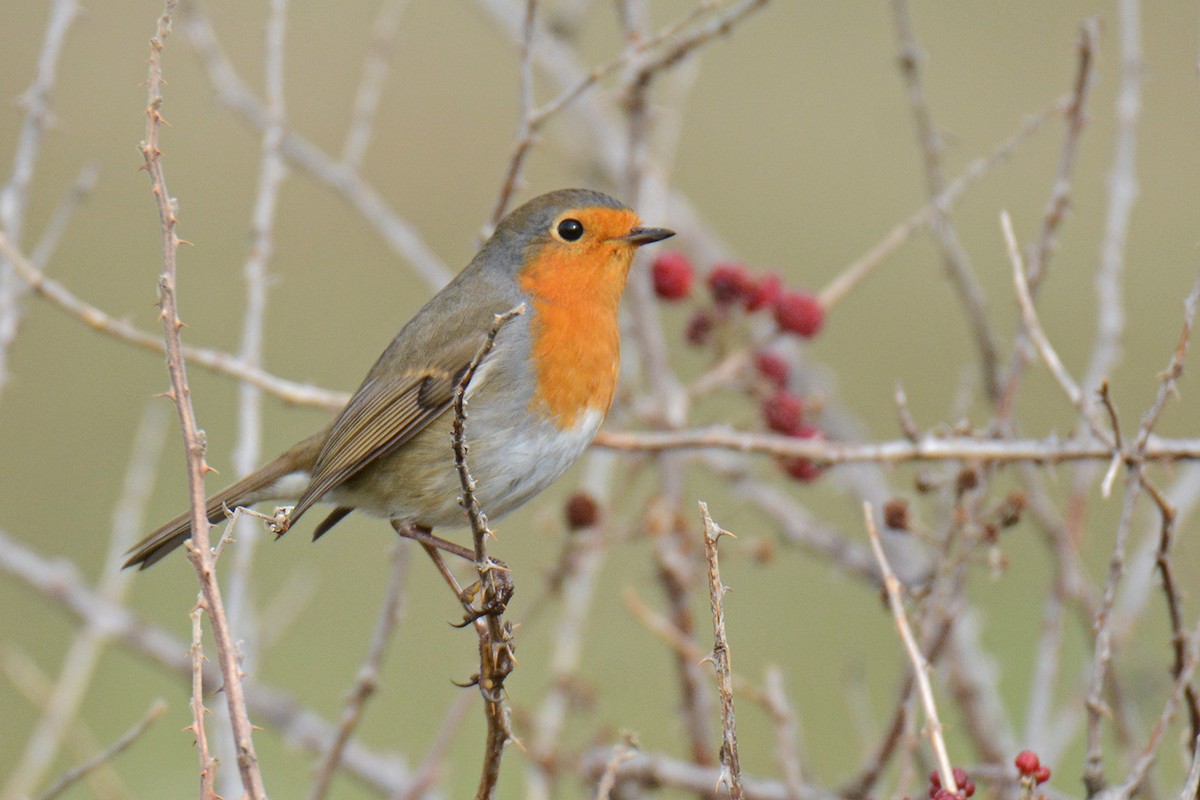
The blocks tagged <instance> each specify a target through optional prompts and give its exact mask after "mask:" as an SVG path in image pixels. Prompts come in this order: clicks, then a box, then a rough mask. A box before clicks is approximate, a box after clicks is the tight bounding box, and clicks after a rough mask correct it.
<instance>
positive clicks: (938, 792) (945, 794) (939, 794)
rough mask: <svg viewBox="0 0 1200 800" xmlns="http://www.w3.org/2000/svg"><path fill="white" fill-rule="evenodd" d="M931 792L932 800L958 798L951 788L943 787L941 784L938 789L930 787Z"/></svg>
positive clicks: (956, 799)
mask: <svg viewBox="0 0 1200 800" xmlns="http://www.w3.org/2000/svg"><path fill="white" fill-rule="evenodd" d="M930 792H931V794H930V795H929V797H930V800H958V798H957V797H956V796H955V794H954V793H953V792H951V791H950V790H949V789H943V788H942V787H940V786H939V787H937V788H936V789H930Z"/></svg>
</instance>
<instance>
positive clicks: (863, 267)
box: [817, 95, 1071, 308]
mask: <svg viewBox="0 0 1200 800" xmlns="http://www.w3.org/2000/svg"><path fill="white" fill-rule="evenodd" d="M1070 105H1071V97H1070V96H1069V95H1068V96H1064V97H1060V98H1058V99H1056V100H1054V101H1053V102H1052V103H1050V104H1049V105H1048V106H1046V107H1045V108H1043V109H1042V110H1041V111H1039V112H1037V113H1036V114H1032V115H1030V116H1028V117H1026V118H1025V119H1024V120H1022V122H1021V126H1020V128H1018V129H1017V131H1016V132H1014V133H1013V134H1012V135H1011V136H1009V137H1008V138H1007V139H1005V140H1004V141H1002V142H1001V143H1000V144H999V145H997V146H996V149H995V150H993V151H992V152H991V153H989V154H988V155H986V156H982V157H980V158H977V159H975V160H974V161H972V162H971V163H970V164H969V165H968V166H967V168H966V169H965V170H963V172H962V174H961V175H959V176H958V177H957V178H956V179H955V180H954V181H952V182H951V183H950V184H949V185H947V186H946V188H945V189H944V190H943V191H942V192H941V193H940V194H939V195H938V196H937V197H935V198H934V199H933V200H932V201H930V202H929V203H928V204H927V205H925V206H924V207H923V208H921V209H919V210H918V211H917V212H916V213H914V214H913V215H912V216H910V217H909V218H908V219H906V220H905V221H904V222H901V223H900V224H899V225H897V226H896V227H894V228H892V230H891V231H889V232H888V235H887V236H885V237H884V239H883V241H881V242H880V243H879V244H877V245H875V246H874V247H873V248H871V249H870V250H868V251H867V252H866V253H865V254H864V255H862V256H861V257H859V258H858V260H856V261H854V262H853V263H851V264H849V265H847V266H846V267H845V268H844V269H843V270H842V271H841V272H839V273H838V275H837V276H836V277H835V278H834V279H833V280H832V281H830V282H829V284H828V285H827V286H826V287H825V288H824V289H822V290H821V291H820V292H818V293H817V298H818V299H819V300H820V301H821V305H822V306H823V307H824V308H832V307H833V306H835V305H837V304H838V303H839V302H840V301H841V300H842V299H843V298H844V297H845V296H846V295H848V294H849V293H850V292H851V291H853V290H854V288H855V287H857V286H858V285H859V284H860V283H862V282H863V281H864V280H866V279H867V278H868V277H869V276H870V275H871V273H873V272H874V271H875V270H876V269H877V268H878V267H879V266H880V265H881V264H883V262H884V261H886V260H887V258H888V257H889V256H891V255H892V254H893V253H895V252H896V251H897V250H899V249H900V247H901V246H902V245H903V244H904V243H905V242H907V241H908V240H909V238H910V237H911V236H912V235H913V234H914V233H915V232H916V231H917V230H919V229H920V228H921V227H922V226H925V225H928V224H929V222H930V220H932V219H933V217H934V214H935V213H936V212H937V210H938V209H944V210H946V211H949V209H950V208H951V207H953V205H954V203H955V202H956V201H957V200H958V199H959V197H961V196H962V194H963V192H965V191H966V190H967V189H968V188H969V187H970V186H971V185H972V184H974V183H975V182H976V181H978V180H979V179H980V178H982V177H984V176H985V175H987V174H988V173H989V172H991V170H992V169H993V168H995V167H996V166H997V165H999V164H1000V163H1001V162H1003V161H1006V160H1007V159H1008V157H1009V156H1011V155H1012V154H1013V153H1014V152H1015V151H1016V150H1017V148H1019V147H1020V146H1021V145H1023V144H1024V143H1025V142H1026V141H1028V140H1029V139H1030V138H1031V137H1032V136H1033V134H1035V133H1036V132H1037V131H1038V130H1040V129H1041V128H1042V126H1043V125H1045V124H1046V123H1047V122H1049V121H1050V120H1051V119H1053V118H1054V117H1055V116H1057V115H1058V114H1060V113H1063V111H1064V110H1066V109H1068V108H1070Z"/></svg>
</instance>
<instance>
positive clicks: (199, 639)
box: [185, 542, 217, 800]
mask: <svg viewBox="0 0 1200 800" xmlns="http://www.w3.org/2000/svg"><path fill="white" fill-rule="evenodd" d="M191 546H192V543H191V542H188V543H186V545H185V547H191ZM203 602H204V601H203V598H201V599H200V600H199V601H197V603H196V605H195V607H193V608H192V613H191V618H192V646H191V647H190V648H188V654H189V655H190V656H191V660H192V699H191V702H190V703H189V707H190V708H191V710H192V724H191V729H192V734H193V735H194V736H195V737H196V758H197V759H199V761H200V800H213V798H215V797H216V796H217V788H216V787H217V759H216V758H214V757H213V756H212V753H211V751H210V749H209V746H208V724H207V723H206V722H205V720H204V717H205V715H206V714H207V713H208V709H207V708H205V707H204V661H205V658H204V627H203V625H202V624H201V619H202V618H203V616H204V607H203Z"/></svg>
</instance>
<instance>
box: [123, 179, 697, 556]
mask: <svg viewBox="0 0 1200 800" xmlns="http://www.w3.org/2000/svg"><path fill="white" fill-rule="evenodd" d="M672 235H674V232H673V231H670V230H667V229H666V228H645V227H642V224H641V220H640V219H639V218H638V216H637V214H635V213H634V212H633V211H632V210H630V209H629V208H627V207H625V206H624V205H622V204H621V203H619V202H617V201H616V200H614V199H613V198H611V197H609V196H607V195H604V194H601V193H599V192H594V191H589V190H586V189H562V190H560V191H556V192H550V193H549V194H544V195H542V196H541V197H538V198H536V199H534V200H531V201H529V202H528V203H526V204H525V205H523V206H521V207H520V208H518V209H516V210H515V211H513V212H512V213H511V214H509V215H508V216H507V217H505V218H504V220H503V221H502V222H501V223H500V224H499V225H498V226H497V227H496V231H495V233H493V234H492V236H491V238H489V239H488V240H487V242H486V243H485V244H484V245H483V249H481V250H480V251H479V253H478V254H477V255H476V256H475V258H473V259H472V260H471V263H470V264H468V265H467V267H466V268H465V269H464V270H463V271H462V272H460V273H459V274H458V276H457V277H456V278H455V279H454V280H453V281H451V282H450V283H449V284H448V285H447V286H446V287H445V288H444V289H442V290H441V291H440V292H438V293H437V294H436V295H434V297H433V298H432V299H431V300H430V301H429V302H428V303H426V304H425V306H424V308H422V309H421V310H420V311H418V312H417V315H416V316H415V317H413V318H412V319H411V320H410V321H409V323H408V324H407V325H405V326H404V328H402V329H401V331H400V333H398V334H397V335H396V338H395V339H393V340H392V343H391V344H390V345H388V347H387V349H386V350H384V351H383V355H381V356H380V357H379V360H378V361H376V362H375V366H373V367H372V368H371V371H370V372H369V373H367V377H366V379H365V380H364V381H363V383H362V385H361V386H360V387H359V388H358V390H357V391H356V392H355V393H354V395H353V396H352V397H351V398H350V402H349V403H348V404H347V405H346V407H345V408H344V409H343V410H342V412H341V413H340V414H339V415H338V416H337V418H336V419H335V420H334V421H333V423H332V424H330V425H329V426H327V427H326V428H325V429H324V430H322V431H320V432H318V433H316V434H314V435H312V436H310V437H308V438H307V439H305V440H304V441H302V442H300V443H299V444H297V445H296V446H294V447H292V448H291V449H290V450H288V451H287V452H285V453H284V454H283V455H281V456H279V457H278V458H276V459H275V460H273V461H271V462H269V463H268V464H266V465H265V466H263V467H261V468H260V469H258V470H257V471H255V472H253V473H251V474H249V475H247V476H246V477H244V478H242V479H241V480H239V481H237V482H236V483H234V484H233V485H231V486H229V487H227V488H226V489H224V490H222V491H220V492H218V493H217V494H215V495H213V496H212V497H210V498H209V499H208V501H207V511H208V518H209V521H211V522H217V521H218V520H220V519H223V518H224V517H225V515H226V510H227V509H233V508H236V507H238V506H248V505H252V504H254V503H257V502H260V501H264V500H273V501H285V502H286V501H294V503H295V504H294V505H293V506H292V508H291V510H290V511H289V512H287V514H286V516H285V517H283V519H282V522H281V524H280V526H279V527H280V528H281V529H282V530H286V529H287V528H288V527H290V526H291V525H293V524H295V522H296V520H298V519H299V518H300V517H301V515H303V514H304V513H305V512H306V511H307V510H308V509H309V508H310V507H311V506H312V505H313V504H314V503H318V502H324V503H332V504H334V506H335V509H334V510H333V512H332V513H331V514H330V515H329V516H328V517H326V518H325V520H324V521H323V522H321V523H320V524H319V525H317V527H316V530H315V531H314V533H313V538H314V539H316V538H318V537H320V536H321V535H323V534H324V533H326V532H328V531H329V529H330V528H332V527H333V526H334V525H336V524H337V523H338V522H339V521H340V520H341V519H343V518H344V517H345V516H346V515H347V514H349V513H350V512H351V511H364V512H366V513H368V514H372V515H374V516H378V517H384V518H386V519H389V520H391V521H392V522H393V523H394V524H396V525H398V526H399V527H398V529H400V528H403V529H407V530H417V531H422V532H424V533H426V534H428V532H429V531H431V530H432V529H434V528H440V527H444V526H449V525H462V524H464V523H465V521H466V518H465V516H464V513H463V510H462V508H461V507H460V506H459V503H458V498H459V495H460V494H461V486H460V483H459V478H458V473H457V471H456V469H455V465H454V454H453V451H452V449H451V446H450V442H451V436H450V426H451V423H452V422H453V419H454V413H453V411H452V410H451V408H452V405H453V401H454V391H455V388H456V386H457V384H458V382H459V381H460V380H461V379H462V377H463V375H464V374H465V371H466V369H467V367H468V365H469V364H470V362H471V359H472V358H474V356H475V354H476V353H477V352H479V349H480V347H481V345H482V344H483V343H484V341H485V340H486V338H487V335H488V333H489V331H490V330H491V328H492V326H493V320H494V319H495V315H497V314H503V313H505V312H507V311H509V310H510V309H512V308H515V307H516V306H518V305H519V304H521V303H524V304H525V306H526V312H525V313H524V314H522V315H520V316H517V317H514V318H513V319H512V320H511V321H509V322H508V323H507V324H505V325H504V326H502V327H501V328H500V330H499V332H498V334H497V336H496V340H495V344H494V347H493V349H492V351H491V353H490V354H489V355H488V356H487V358H486V359H485V360H484V361H483V363H482V364H480V365H479V368H478V370H477V371H476V373H475V376H474V378H473V379H472V380H471V382H470V385H469V386H468V387H467V395H466V397H467V400H468V401H469V404H470V408H469V410H470V420H469V422H468V424H467V431H466V436H467V443H468V445H469V447H470V454H469V456H468V466H469V467H470V470H471V473H472V475H473V477H474V478H475V480H476V483H477V485H478V488H477V490H476V495H477V497H478V499H479V501H480V504H481V505H482V507H483V509H484V510H485V511H486V512H487V513H488V515H489V516H492V517H497V516H500V515H502V514H504V513H506V512H508V511H511V510H513V509H514V508H517V507H518V506H520V505H521V504H522V503H524V502H525V501H527V500H529V499H530V498H531V497H533V496H534V495H536V494H538V493H539V492H541V491H542V490H543V489H545V488H546V487H547V486H548V485H549V484H550V483H551V482H552V481H554V479H555V478H557V477H558V476H559V475H561V474H562V473H563V472H564V471H565V470H566V469H567V467H569V466H570V465H571V464H572V463H574V462H575V460H576V459H578V458H579V456H580V455H582V454H583V451H584V449H585V448H587V446H588V445H589V444H590V443H591V441H592V439H593V438H594V437H595V435H596V431H597V430H598V429H599V427H600V423H601V422H603V421H604V417H605V415H606V414H607V413H608V409H609V406H610V405H611V404H612V399H613V393H614V391H615V389H616V384H617V371H618V361H619V358H620V338H619V333H618V328H617V306H618V304H619V302H620V299H621V293H622V292H623V291H624V288H625V279H626V276H627V275H628V274H629V267H630V264H631V263H632V261H633V255H634V252H635V251H636V250H637V249H638V248H639V247H640V246H642V245H644V244H649V243H651V242H657V241H659V240H661V239H666V238H667V237H669V236H672ZM190 535H191V523H190V514H183V515H181V516H178V517H176V518H175V519H173V520H171V521H170V522H168V523H167V524H166V525H163V526H162V527H161V528H159V529H158V530H156V531H155V532H154V533H152V534H150V535H149V536H147V537H146V538H145V539H144V540H143V541H142V542H141V543H139V544H138V545H137V546H135V547H134V548H133V549H132V550H130V556H129V559H128V560H127V561H126V562H125V566H126V567H131V566H134V565H139V566H141V567H142V568H143V569H144V568H146V567H148V566H150V565H151V564H153V563H155V562H156V561H158V560H159V559H161V558H162V557H163V556H165V555H166V554H167V553H169V552H170V551H172V550H174V549H175V548H176V547H179V546H180V545H181V544H183V542H184V541H185V540H186V539H187V538H188V537H189V536H190Z"/></svg>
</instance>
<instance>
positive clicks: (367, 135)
mask: <svg viewBox="0 0 1200 800" xmlns="http://www.w3.org/2000/svg"><path fill="white" fill-rule="evenodd" d="M407 6H408V0H383V2H382V3H381V4H380V6H379V12H378V13H377V14H376V15H375V22H374V24H373V25H372V26H371V42H370V47H369V49H368V50H367V55H366V57H365V58H364V59H363V68H362V79H361V80H359V82H358V92H357V93H356V94H355V95H354V109H353V110H352V111H351V112H350V126H349V128H348V129H347V130H346V141H345V142H344V143H343V144H342V163H343V164H345V165H346V166H348V167H349V168H350V169H353V170H355V171H358V170H360V169H362V162H363V158H364V157H365V156H366V154H367V148H368V147H369V146H370V144H371V133H372V130H373V128H374V126H375V114H376V112H377V111H378V110H379V101H380V99H381V98H382V97H383V79H384V78H385V77H386V76H387V71H388V63H387V59H388V55H389V54H390V51H391V48H392V42H393V40H394V39H395V38H396V32H397V31H398V30H399V29H400V19H401V17H402V16H403V14H404V9H405V8H406V7H407Z"/></svg>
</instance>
